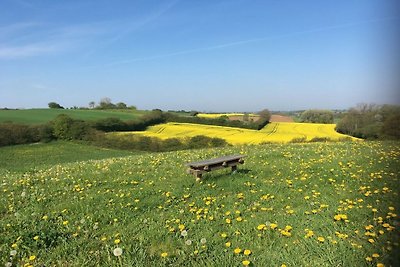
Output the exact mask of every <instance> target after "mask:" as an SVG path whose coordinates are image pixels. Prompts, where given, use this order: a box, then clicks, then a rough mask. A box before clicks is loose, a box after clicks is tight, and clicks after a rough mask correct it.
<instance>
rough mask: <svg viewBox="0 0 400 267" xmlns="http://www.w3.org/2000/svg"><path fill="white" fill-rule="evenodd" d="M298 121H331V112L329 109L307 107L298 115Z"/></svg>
mask: <svg viewBox="0 0 400 267" xmlns="http://www.w3.org/2000/svg"><path fill="white" fill-rule="evenodd" d="M300 122H310V123H326V124H328V123H333V112H332V111H331V110H320V109H309V110H306V111H304V112H303V113H302V114H301V115H300Z"/></svg>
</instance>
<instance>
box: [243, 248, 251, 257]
mask: <svg viewBox="0 0 400 267" xmlns="http://www.w3.org/2000/svg"><path fill="white" fill-rule="evenodd" d="M243 254H244V255H246V256H248V255H250V254H251V250H250V249H245V250H244V251H243Z"/></svg>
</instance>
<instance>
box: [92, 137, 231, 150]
mask: <svg viewBox="0 0 400 267" xmlns="http://www.w3.org/2000/svg"><path fill="white" fill-rule="evenodd" d="M92 143H93V144H94V145H97V146H100V147H107V148H117V149H125V150H141V151H151V152H162V151H174V150H183V149H197V148H205V147H221V146H226V145H227V143H226V141H225V140H223V139H220V138H210V137H207V136H201V135H199V136H194V137H192V138H187V139H178V138H169V139H166V140H162V139H160V138H157V137H148V136H138V135H133V136H132V135H130V136H118V137H115V136H110V135H107V134H105V133H101V132H97V133H96V134H95V135H93V137H92Z"/></svg>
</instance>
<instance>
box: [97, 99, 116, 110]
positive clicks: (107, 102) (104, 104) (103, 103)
mask: <svg viewBox="0 0 400 267" xmlns="http://www.w3.org/2000/svg"><path fill="white" fill-rule="evenodd" d="M99 108H100V109H113V108H115V105H114V104H113V103H112V102H111V99H110V98H109V97H104V98H102V99H101V100H100V103H99Z"/></svg>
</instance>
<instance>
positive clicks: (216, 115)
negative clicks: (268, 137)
mask: <svg viewBox="0 0 400 267" xmlns="http://www.w3.org/2000/svg"><path fill="white" fill-rule="evenodd" d="M196 116H197V117H201V118H208V119H215V118H219V117H221V116H228V117H233V116H244V113H199V114H197V115H196ZM249 116H258V115H257V114H253V113H252V114H249Z"/></svg>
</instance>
